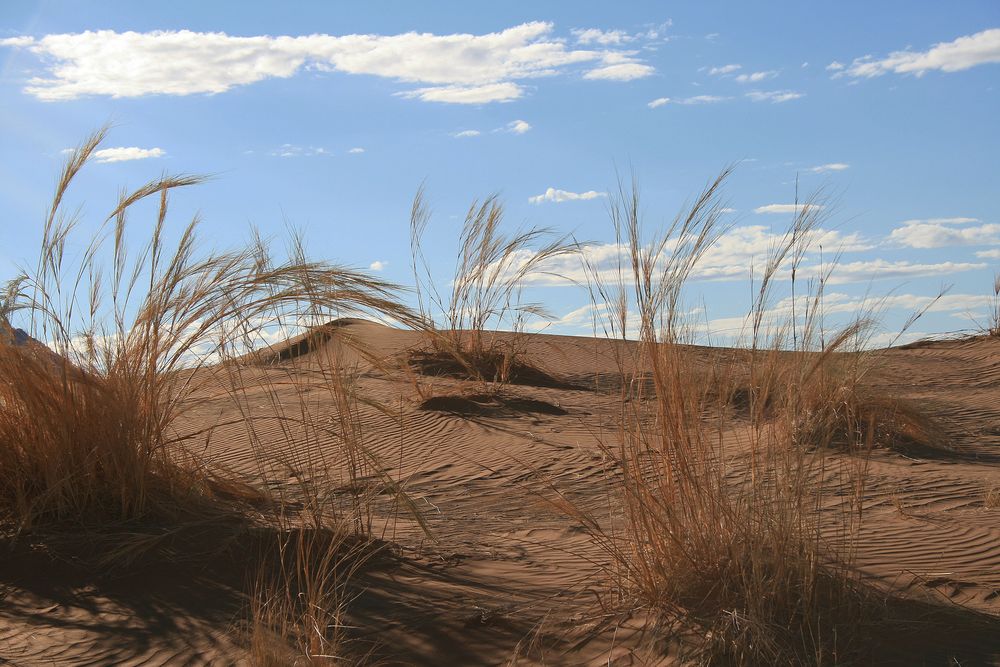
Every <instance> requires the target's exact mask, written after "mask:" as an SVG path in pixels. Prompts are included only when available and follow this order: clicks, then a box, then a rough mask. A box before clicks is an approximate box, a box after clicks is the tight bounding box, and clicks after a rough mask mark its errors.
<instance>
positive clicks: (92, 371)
mask: <svg viewBox="0 0 1000 667" xmlns="http://www.w3.org/2000/svg"><path fill="white" fill-rule="evenodd" d="M105 135H106V131H105V130H101V131H99V132H97V133H95V134H94V135H93V136H91V137H90V138H88V139H87V141H85V142H84V143H83V144H82V145H81V146H80V147H79V148H78V149H77V150H76V151H75V152H74V153H73V154H72V155H71V156H70V158H69V160H68V162H67V164H66V167H65V169H64V170H63V173H62V174H61V177H60V179H59V183H58V186H57V188H56V193H55V196H54V198H53V202H52V205H51V209H50V211H49V214H48V217H47V219H46V224H45V229H44V236H43V241H42V248H41V252H40V255H39V260H38V263H37V266H36V267H35V269H34V270H33V271H27V272H25V274H24V275H22V276H20V277H18V278H17V279H15V280H13V281H11V282H10V283H8V285H7V287H6V289H5V291H4V295H3V298H2V300H0V468H2V469H3V471H4V475H3V477H2V479H0V525H2V528H3V529H4V530H5V531H7V532H12V533H14V534H15V535H24V534H32V535H34V536H35V538H39V539H47V540H49V541H50V542H51V541H53V540H55V539H57V538H58V539H59V540H60V544H63V543H66V544H68V545H69V546H70V547H71V548H73V549H74V550H76V549H78V548H79V547H80V544H81V543H82V542H81V540H82V541H84V542H87V543H90V544H94V542H95V539H96V540H97V542H98V550H99V551H100V552H101V556H100V558H99V561H100V562H101V563H103V564H115V565H123V564H128V563H129V562H131V561H132V560H133V559H134V558H136V557H138V556H139V555H141V554H143V553H146V552H148V551H150V550H153V549H155V548H156V547H157V546H158V545H160V544H161V543H162V542H163V541H164V540H168V539H171V538H176V539H171V548H170V549H169V550H163V551H161V552H160V553H162V554H165V557H169V558H172V559H174V558H184V557H185V554H186V552H187V551H191V550H193V549H196V548H198V547H196V546H194V545H193V544H192V542H193V541H192V540H187V539H185V538H184V537H183V535H186V534H187V533H185V531H188V530H189V529H190V530H197V531H198V534H199V535H205V534H210V535H211V538H210V539H209V541H210V542H212V544H211V545H210V546H209V549H210V550H212V552H213V553H218V552H219V551H220V550H221V549H222V548H223V547H224V546H226V544H229V543H231V541H230V540H231V539H236V538H237V537H238V536H243V537H246V536H247V535H256V536H257V538H259V542H260V546H261V549H260V550H261V556H260V559H261V560H260V566H259V567H258V568H256V569H255V568H253V567H252V564H251V569H252V570H254V574H253V577H252V582H251V584H252V585H251V590H250V600H251V603H250V609H249V610H248V614H249V617H250V626H251V632H250V635H249V636H250V647H249V648H250V657H251V658H252V659H253V660H255V661H256V662H257V663H258V664H293V663H296V662H297V661H300V660H306V661H307V662H308V663H309V664H317V663H329V662H342V661H341V660H340V657H341V654H340V651H341V649H342V645H343V630H344V628H343V627H342V622H341V615H342V613H343V610H344V606H345V604H346V600H345V599H344V597H343V592H344V590H345V586H346V583H347V580H348V578H349V577H350V575H351V574H352V573H353V572H354V571H355V570H356V569H357V568H358V567H360V566H361V565H362V564H363V563H364V562H365V560H366V558H367V556H368V555H370V554H371V553H373V551H375V549H374V547H373V546H372V545H373V544H374V542H373V536H374V535H375V532H376V531H375V528H374V518H373V517H374V515H373V512H372V503H373V502H374V497H375V495H376V494H381V495H383V496H386V497H388V498H389V500H390V507H389V508H388V513H389V514H390V515H391V514H392V513H393V512H394V511H396V509H398V508H399V507H401V506H405V507H407V508H409V509H414V508H413V505H412V503H410V502H409V501H408V499H407V498H406V496H405V493H403V491H402V489H401V488H400V487H399V485H398V484H395V482H394V481H393V480H391V479H389V478H388V477H387V476H386V475H385V474H384V472H383V467H382V466H381V465H380V463H379V462H378V460H377V458H376V457H375V456H374V455H373V454H372V452H371V451H370V450H369V449H368V448H367V447H366V445H365V440H364V428H363V418H362V416H361V412H360V405H361V404H362V403H363V401H362V399H360V398H359V397H358V394H357V392H356V391H355V387H354V384H353V383H352V381H351V377H350V371H349V369H348V368H346V366H345V364H344V363H342V360H341V359H340V356H339V352H338V351H339V349H340V347H341V345H342V344H343V345H352V344H354V343H356V342H352V341H349V340H346V339H345V340H344V341H340V342H338V341H337V340H332V339H338V340H339V337H338V336H336V335H333V334H330V335H328V333H329V332H328V331H327V329H329V327H325V328H322V327H321V328H320V329H316V328H313V327H312V325H315V324H318V323H323V322H326V321H328V320H330V319H332V318H333V317H334V316H341V315H352V314H360V313H369V314H372V315H375V316H380V317H383V318H392V319H395V320H398V321H403V322H413V321H415V320H416V317H415V316H414V315H413V314H412V312H411V311H410V310H409V309H407V308H405V307H404V306H402V305H400V304H399V303H398V302H397V301H396V299H395V291H396V288H395V286H393V285H391V284H388V283H385V282H382V281H380V280H377V279H375V278H372V277H369V276H367V275H365V274H362V273H358V272H354V271H351V270H347V269H343V268H340V267H337V266H332V265H328V264H324V263H317V262H312V261H309V260H308V259H307V258H306V255H305V250H304V246H303V242H302V240H301V238H300V237H295V238H294V239H293V241H292V244H291V248H290V252H289V259H287V260H285V261H281V262H276V261H274V260H273V259H272V257H271V255H270V253H269V251H268V247H267V245H268V244H267V243H266V242H265V241H263V240H262V239H261V238H260V237H259V236H258V237H255V238H254V239H253V241H252V242H251V243H250V244H248V245H247V247H246V248H244V249H241V250H236V251H230V252H224V253H212V254H200V253H199V252H198V241H197V235H196V230H197V226H198V220H197V219H196V220H193V221H191V222H190V224H188V225H187V226H186V227H184V228H183V230H182V232H181V233H180V235H179V240H178V242H177V244H176V246H175V247H173V248H167V242H166V238H167V237H168V236H169V234H168V233H167V231H166V229H167V225H166V220H167V213H168V203H169V198H170V194H171V193H172V192H173V191H174V190H176V189H178V188H182V187H187V186H190V185H194V184H196V183H198V182H200V179H199V178H197V177H192V176H179V177H163V178H160V179H157V180H155V181H153V182H151V183H148V184H146V185H144V186H143V187H141V188H139V189H138V190H136V191H134V192H124V193H122V195H121V197H120V199H119V201H118V204H117V205H116V206H115V208H114V210H113V211H112V213H111V215H109V216H108V217H107V218H106V220H104V222H103V225H102V226H101V227H100V230H99V231H98V233H97V234H96V235H95V236H94V238H93V239H92V240H91V241H90V243H89V244H88V245H86V246H85V250H84V252H83V253H82V255H81V256H79V257H77V258H76V259H75V260H74V259H73V258H72V257H71V254H70V253H68V252H67V248H69V247H71V246H72V244H73V242H74V238H75V237H74V234H73V231H74V229H75V227H76V225H77V222H78V220H77V218H76V217H75V216H72V215H69V216H67V215H65V214H64V213H63V208H64V206H63V201H64V198H65V196H66V193H67V190H68V189H69V187H70V185H71V183H72V181H73V179H74V178H75V177H76V175H77V174H78V173H79V172H80V170H81V169H83V167H84V166H85V165H86V163H87V161H88V160H89V158H90V157H91V155H92V154H93V153H94V151H95V150H96V149H97V148H98V146H99V145H100V143H101V141H102V140H103V139H104V138H105ZM145 200H153V202H154V203H156V204H157V205H156V207H155V213H154V215H155V219H154V225H153V231H152V233H151V235H150V237H149V240H148V241H147V242H146V243H145V244H144V245H142V246H141V247H140V248H139V250H138V251H137V252H136V251H134V250H133V246H132V245H130V244H129V243H128V241H127V232H128V230H129V228H130V226H129V224H128V221H129V215H130V212H132V211H133V210H134V209H135V207H137V206H139V205H140V203H141V202H143V201H145ZM18 317H20V318H21V319H22V320H24V322H25V323H26V325H25V327H26V328H27V329H28V330H29V331H30V332H31V334H32V335H33V336H34V339H31V338H28V339H25V337H24V336H22V335H20V334H19V333H17V332H16V330H14V329H13V327H12V325H11V324H10V323H9V318H18ZM302 327H305V328H306V330H307V337H308V338H309V340H310V342H313V338H312V337H310V336H311V334H310V333H308V332H316V331H322V334H323V335H322V336H318V337H316V343H315V345H314V347H316V348H321V349H320V350H319V352H318V353H317V354H313V355H310V357H311V359H312V360H311V361H310V362H308V363H312V364H314V366H315V368H311V369H308V370H309V372H300V371H301V370H302V369H300V368H297V367H295V365H294V364H295V360H294V359H291V360H289V359H281V358H276V359H271V360H270V361H269V362H267V363H261V357H260V356H259V355H255V354H247V353H248V352H250V351H252V350H254V349H255V348H259V347H260V346H261V345H262V343H264V342H266V341H267V340H268V339H269V338H271V337H273V336H274V335H280V334H282V333H285V334H286V335H287V332H289V331H290V330H292V331H293V330H294V329H295V328H302ZM35 339H37V340H35ZM38 341H42V342H38ZM43 343H44V344H43ZM324 350H325V352H324ZM284 361H290V365H289V364H286V365H285V366H282V365H281V363H282V362H284ZM273 364H277V366H274V365H273ZM262 369H263V370H262ZM255 372H256V373H257V375H256V376H254V377H250V375H249V374H253V373H255ZM261 374H263V375H261ZM268 374H270V375H268ZM209 386H210V387H213V388H215V389H218V388H222V389H224V390H225V391H226V392H227V393H228V398H229V399H230V400H231V401H232V402H233V404H234V405H235V407H236V409H237V411H238V412H239V414H240V418H239V419H238V420H237V421H236V423H227V424H209V425H208V428H206V429H196V430H192V429H193V428H195V427H194V426H193V425H192V424H195V423H197V422H191V423H188V421H187V417H188V416H189V413H190V411H191V410H192V409H193V408H196V407H197V405H198V400H197V397H198V396H199V393H198V392H199V390H200V389H201V388H203V387H209ZM316 390H323V391H325V392H327V395H328V398H329V399H330V400H329V402H328V404H327V405H326V406H325V408H324V409H322V410H320V411H317V410H316V409H315V407H314V406H315V398H313V399H312V400H310V398H309V396H307V394H310V393H315V392H316ZM213 391H214V390H213ZM268 406H270V407H271V408H273V409H272V410H267V407H268ZM331 406H332V407H333V411H332V412H331V410H330V407H331ZM262 423H267V424H269V425H273V424H275V423H277V424H278V425H279V426H280V427H279V428H278V429H271V430H270V431H268V429H266V428H262V427H261V424H262ZM241 426H242V429H243V432H242V434H238V436H237V437H239V435H242V436H244V437H246V439H247V440H248V442H249V444H250V445H251V447H252V449H253V454H254V464H255V467H256V468H257V472H258V476H257V478H256V479H248V478H247V477H245V476H242V475H236V474H235V473H231V472H230V471H228V470H226V469H223V468H221V467H220V466H217V465H214V464H213V461H212V460H211V458H210V457H208V456H207V455H206V453H205V452H206V450H207V448H208V444H209V441H210V439H211V437H212V435H213V433H215V432H216V430H217V429H218V428H229V427H236V429H237V431H239V430H240V427H241ZM268 432H270V433H271V436H268V435H266V433H268ZM275 433H276V434H277V435H276V436H275V435H274V434H275ZM289 470H291V471H294V473H295V475H294V478H295V480H296V481H295V483H294V484H292V485H290V486H289V485H284V486H283V485H282V484H280V483H279V480H280V479H282V478H284V479H287V477H288V471H289ZM335 471H336V472H335ZM276 472H277V473H278V474H277V475H276V474H275V473H276ZM372 479H374V480H376V481H377V482H378V484H377V485H376V486H377V490H376V487H374V486H373V487H371V488H367V487H366V486H365V485H366V483H367V482H369V481H370V480H372ZM345 489H347V492H343V491H344V490H345ZM388 521H389V520H388V519H387V521H386V525H388ZM418 521H419V516H418ZM384 531H385V528H383V535H384ZM192 534H193V533H192ZM74 553H75V551H74ZM187 555H192V554H187ZM194 555H197V556H202V555H204V554H202V553H200V552H199V553H198V554H194ZM250 556H251V558H252V557H253V554H250Z"/></svg>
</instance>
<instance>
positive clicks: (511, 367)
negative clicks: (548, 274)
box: [410, 189, 575, 392]
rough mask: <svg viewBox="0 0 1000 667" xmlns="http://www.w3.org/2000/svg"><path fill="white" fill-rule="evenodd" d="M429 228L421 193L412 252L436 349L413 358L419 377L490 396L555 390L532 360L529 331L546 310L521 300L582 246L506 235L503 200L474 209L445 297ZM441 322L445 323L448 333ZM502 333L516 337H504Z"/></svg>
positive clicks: (543, 235) (539, 235) (533, 235)
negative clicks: (426, 246) (451, 380)
mask: <svg viewBox="0 0 1000 667" xmlns="http://www.w3.org/2000/svg"><path fill="white" fill-rule="evenodd" d="M429 221H430V210H429V209H428V207H427V204H426V202H425V199H424V194H423V190H422V189H421V190H420V191H419V192H418V193H417V196H416V197H415V198H414V200H413V206H412V209H411V213H410V247H411V254H412V267H413V274H414V281H415V285H416V292H417V300H418V304H419V310H420V314H421V316H422V321H423V325H422V327H421V328H422V330H423V331H424V332H425V333H426V334H427V338H428V342H429V344H430V349H429V350H427V351H422V352H417V353H415V354H414V355H413V357H412V360H411V363H412V365H413V366H414V367H415V369H416V370H417V371H419V372H421V373H423V374H426V375H439V376H448V377H459V378H467V379H472V380H475V381H477V382H479V383H480V384H482V385H484V386H485V388H486V389H487V390H488V391H490V392H493V391H497V390H498V389H499V388H501V387H503V386H504V385H506V384H509V383H518V382H524V383H532V384H539V383H540V384H548V383H552V382H554V380H553V379H552V378H550V377H548V376H547V375H546V374H545V373H544V372H543V371H541V370H539V369H537V368H535V367H533V366H531V365H530V364H529V363H528V361H527V359H526V358H525V349H524V343H525V339H524V336H523V335H522V334H523V332H524V327H525V324H526V323H527V322H528V321H529V320H531V319H533V318H546V317H548V315H547V314H546V312H545V311H544V309H543V308H542V307H541V306H540V305H538V304H534V303H525V302H523V301H522V293H523V288H524V284H525V281H526V279H527V277H528V276H530V275H532V274H536V273H539V272H543V271H544V270H545V268H546V265H547V264H548V263H550V262H551V261H552V260H554V259H557V258H559V257H562V256H565V255H568V254H570V253H573V252H575V244H573V243H571V242H570V241H569V239H568V238H567V237H558V238H557V237H553V235H552V233H551V232H550V231H549V230H547V229H540V228H531V229H528V230H525V231H517V232H515V233H514V234H512V235H509V234H506V233H505V232H504V231H503V230H502V222H503V205H502V204H501V202H500V200H499V199H498V198H497V196H496V195H493V196H490V197H487V198H486V199H484V200H482V201H474V202H473V203H472V205H471V206H470V207H469V210H468V212H467V213H466V216H465V222H464V224H463V226H462V232H461V234H460V236H459V257H458V261H457V264H456V267H455V274H454V277H453V279H452V283H451V292H450V293H449V294H448V295H447V297H443V296H442V295H441V293H440V292H439V291H438V288H437V286H436V284H435V282H434V279H433V277H432V275H431V272H430V269H429V267H428V264H427V262H426V260H425V257H424V254H423V250H422V247H421V240H422V238H423V234H424V231H425V230H426V228H427V224H428V222H429ZM539 244H540V247H537V248H536V247H535V246H538V245H539ZM438 315H441V316H443V318H444V321H443V323H442V324H441V325H439V324H438V323H437V319H436V318H437V317H438ZM503 328H508V329H509V333H506V334H501V333H500V330H501V329H503Z"/></svg>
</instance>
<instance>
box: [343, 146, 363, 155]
mask: <svg viewBox="0 0 1000 667" xmlns="http://www.w3.org/2000/svg"><path fill="white" fill-rule="evenodd" d="M347 152H348V153H349V154H351V155H360V154H361V153H364V152H365V149H364V148H361V147H360V146H355V147H354V148H351V149H349V150H348V151H347Z"/></svg>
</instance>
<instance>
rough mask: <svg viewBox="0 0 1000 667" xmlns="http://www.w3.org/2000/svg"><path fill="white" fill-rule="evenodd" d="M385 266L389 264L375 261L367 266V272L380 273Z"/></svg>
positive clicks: (379, 260)
mask: <svg viewBox="0 0 1000 667" xmlns="http://www.w3.org/2000/svg"><path fill="white" fill-rule="evenodd" d="M387 266H389V262H386V261H383V260H381V259H376V260H375V261H374V262H372V263H371V264H369V265H368V270H369V271H381V270H383V269H384V268H385V267H387Z"/></svg>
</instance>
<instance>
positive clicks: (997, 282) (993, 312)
mask: <svg viewBox="0 0 1000 667" xmlns="http://www.w3.org/2000/svg"><path fill="white" fill-rule="evenodd" d="M986 332H987V333H988V334H989V335H990V336H997V337H1000V273H997V274H996V275H994V276H993V303H992V305H991V306H990V312H989V323H988V324H987V327H986Z"/></svg>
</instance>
